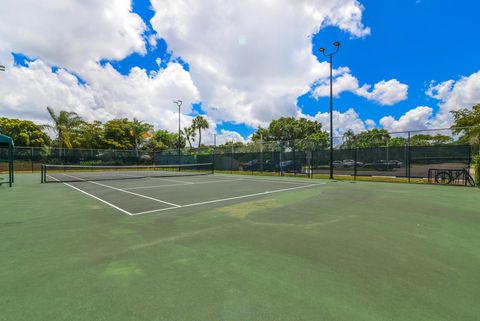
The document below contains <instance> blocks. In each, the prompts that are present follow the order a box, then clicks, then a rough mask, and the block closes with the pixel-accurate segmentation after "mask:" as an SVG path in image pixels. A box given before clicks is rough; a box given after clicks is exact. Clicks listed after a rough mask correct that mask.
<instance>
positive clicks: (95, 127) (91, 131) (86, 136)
mask: <svg viewBox="0 0 480 321" xmlns="http://www.w3.org/2000/svg"><path fill="white" fill-rule="evenodd" d="M73 143H74V144H75V145H76V147H78V148H87V149H100V148H105V147H106V145H105V128H104V124H103V123H102V122H101V121H98V120H96V121H94V122H93V123H87V122H85V123H83V124H81V125H80V126H79V128H78V129H77V130H76V133H75V139H74V142H73Z"/></svg>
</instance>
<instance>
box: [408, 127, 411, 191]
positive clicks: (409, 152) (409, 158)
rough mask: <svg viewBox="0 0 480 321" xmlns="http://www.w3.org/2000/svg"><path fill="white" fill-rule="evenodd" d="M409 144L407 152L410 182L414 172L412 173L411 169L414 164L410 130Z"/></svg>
mask: <svg viewBox="0 0 480 321" xmlns="http://www.w3.org/2000/svg"><path fill="white" fill-rule="evenodd" d="M407 144H408V145H407V146H408V152H407V155H408V159H407V163H408V183H410V178H411V176H412V173H411V170H412V167H411V166H412V165H411V161H412V151H411V145H410V132H408V142H407Z"/></svg>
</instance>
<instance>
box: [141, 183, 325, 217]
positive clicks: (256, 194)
mask: <svg viewBox="0 0 480 321" xmlns="http://www.w3.org/2000/svg"><path fill="white" fill-rule="evenodd" d="M319 185H322V184H309V185H303V186H296V187H290V188H283V189H278V190H274V191H266V192H260V193H255V194H247V195H241V196H235V197H228V198H221V199H216V200H211V201H206V202H198V203H191V204H186V205H180V206H175V207H167V208H161V209H158V210H151V211H145V212H138V213H133V214H132V215H133V216H135V215H142V214H150V213H155V212H163V211H167V210H173V209H176V208H182V207H192V206H198V205H204V204H211V203H218V202H225V201H230V200H236V199H241V198H248V197H254V196H260V195H268V194H273V193H280V192H286V191H291V190H295V189H300V188H307V187H312V186H319Z"/></svg>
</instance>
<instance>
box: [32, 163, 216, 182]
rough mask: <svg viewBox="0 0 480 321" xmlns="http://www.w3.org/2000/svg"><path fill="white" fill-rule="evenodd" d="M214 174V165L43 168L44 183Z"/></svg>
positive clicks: (42, 179)
mask: <svg viewBox="0 0 480 321" xmlns="http://www.w3.org/2000/svg"><path fill="white" fill-rule="evenodd" d="M208 174H213V163H202V164H181V165H151V166H143V165H139V166H88V165H86V166H84V165H49V164H43V165H42V166H41V175H42V178H41V181H42V183H50V182H61V183H63V182H82V181H102V180H120V179H139V178H147V177H152V178H155V177H157V178H161V177H177V176H196V175H208Z"/></svg>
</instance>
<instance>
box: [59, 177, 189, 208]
mask: <svg viewBox="0 0 480 321" xmlns="http://www.w3.org/2000/svg"><path fill="white" fill-rule="evenodd" d="M64 175H65V176H68V177H72V178H75V179H79V180H81V181H84V182H87V183H91V184H95V185H99V186H103V187H107V188H111V189H113V190H116V191H119V192H123V193H127V194H132V195H135V196H139V197H143V198H146V199H149V200H152V201H155V202H160V203H163V204H167V205H171V206H175V207H179V206H180V205H178V204H173V203H170V202H166V201H162V200H159V199H158V198H153V197H150V196H146V195H142V194H138V193H134V192H130V191H126V190H123V189H121V188H116V187H113V186H110V185H105V184H101V183H98V182H92V181H86V180H84V179H82V178H80V177H76V176H73V175H67V174H64Z"/></svg>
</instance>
